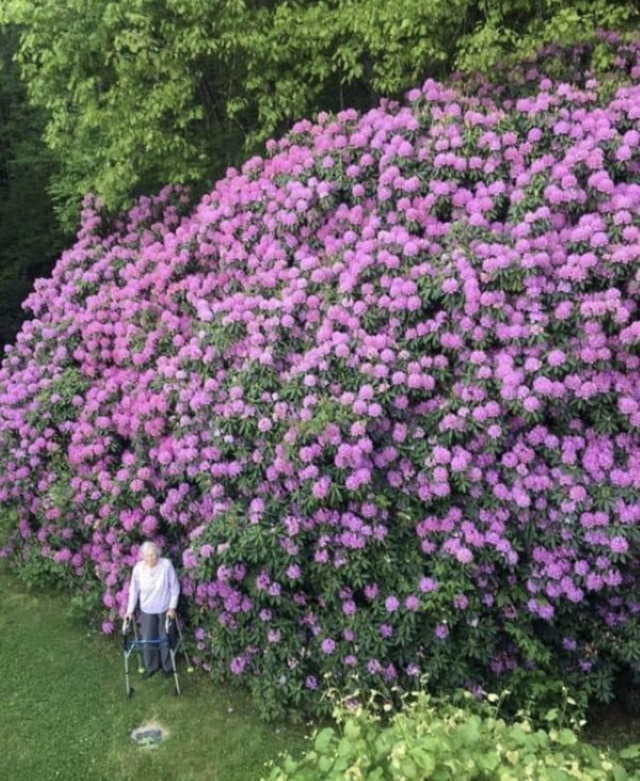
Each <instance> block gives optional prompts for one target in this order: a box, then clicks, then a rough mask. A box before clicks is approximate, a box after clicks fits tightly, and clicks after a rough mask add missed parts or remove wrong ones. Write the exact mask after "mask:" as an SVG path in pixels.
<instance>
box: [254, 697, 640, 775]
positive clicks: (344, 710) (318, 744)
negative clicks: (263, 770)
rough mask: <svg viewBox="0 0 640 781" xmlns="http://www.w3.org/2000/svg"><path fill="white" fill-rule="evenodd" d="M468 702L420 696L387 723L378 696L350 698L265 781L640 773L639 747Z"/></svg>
mask: <svg viewBox="0 0 640 781" xmlns="http://www.w3.org/2000/svg"><path fill="white" fill-rule="evenodd" d="M490 697H491V699H492V700H493V701H494V702H495V701H496V700H498V699H499V698H498V697H497V695H490ZM472 699H473V698H472V697H471V695H468V696H467V701H466V702H465V701H464V700H462V701H461V702H458V703H454V702H452V701H448V700H442V699H438V698H433V697H430V696H429V695H428V694H426V693H425V692H423V691H422V692H418V693H415V694H414V695H413V696H411V697H407V698H406V700H407V702H406V704H405V707H404V708H403V709H402V710H401V711H400V712H398V713H395V714H394V715H393V716H392V717H391V718H390V719H389V718H386V715H385V712H384V706H381V703H380V700H379V698H376V697H375V696H372V697H369V699H368V702H365V703H364V704H363V703H362V702H357V700H358V695H357V694H355V695H354V696H353V697H352V698H351V699H350V700H348V701H347V702H346V703H343V704H340V705H339V706H337V707H336V708H335V710H334V717H335V719H336V721H337V726H336V727H324V728H322V729H319V730H316V731H315V732H314V733H313V735H312V736H311V742H312V747H311V748H309V750H308V751H307V752H306V753H305V754H304V755H303V757H302V758H300V759H293V758H292V757H291V756H289V755H284V756H283V757H282V758H281V759H280V760H279V761H278V762H277V764H276V766H275V767H273V768H272V769H271V772H270V773H269V775H268V776H267V777H266V778H267V781H287V779H291V781H332V780H333V779H335V781H345V780H348V779H352V780H353V781H355V780H356V779H358V781H387V780H389V781H391V779H397V780H398V781H400V779H402V780H403V781H409V780H410V779H428V778H429V779H437V781H447V779H451V781H454V780H455V781H481V780H484V781H516V780H517V781H520V779H536V780H538V781H569V779H581V780H582V781H584V780H585V779H601V780H602V781H605V780H606V781H610V780H611V779H616V780H619V781H622V779H632V778H637V777H638V773H640V744H638V745H634V746H629V747H628V748H626V749H624V750H623V751H621V752H618V753H616V752H611V751H603V750H601V749H596V748H594V747H593V746H591V745H589V744H588V743H584V742H582V741H581V740H580V739H579V737H578V735H577V734H576V732H575V731H573V730H572V729H569V728H567V727H562V726H556V725H553V724H552V725H550V726H548V727H547V728H546V729H536V728H535V727H534V726H533V724H532V722H531V720H530V719H529V718H528V717H527V715H526V714H525V713H520V714H519V717H518V719H517V720H516V721H515V722H513V723H507V722H506V721H505V720H504V719H502V718H501V717H500V716H499V715H498V707H497V705H490V704H489V703H486V704H483V705H480V704H478V703H473V702H472V701H471V700H472ZM498 704H499V703H498ZM387 707H388V706H387Z"/></svg>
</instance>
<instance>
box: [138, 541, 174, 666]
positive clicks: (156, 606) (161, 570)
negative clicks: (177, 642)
mask: <svg viewBox="0 0 640 781" xmlns="http://www.w3.org/2000/svg"><path fill="white" fill-rule="evenodd" d="M179 595H180V584H179V583H178V578H177V576H176V572H175V570H174V568H173V564H172V563H171V562H170V561H169V559H165V558H161V557H160V550H159V549H158V546H157V545H156V544H155V543H153V542H149V541H147V542H144V543H143V544H142V546H141V548H140V561H139V562H138V563H137V564H136V565H135V566H134V568H133V572H132V574H131V583H130V584H129V603H128V605H127V619H129V620H131V618H132V617H133V611H134V610H135V608H136V603H137V601H138V597H140V612H141V614H142V639H143V640H158V639H160V640H167V634H166V632H165V621H166V617H167V616H169V618H175V617H176V606H177V604H178V597H179ZM143 649H144V663H145V667H146V668H147V669H146V672H145V674H144V676H143V677H144V678H151V676H152V675H154V674H155V673H157V672H158V670H159V669H160V665H159V660H158V647H157V646H155V647H154V646H151V645H145V646H143ZM160 654H161V658H162V669H163V670H164V674H165V675H167V676H169V675H171V674H172V672H173V671H172V669H171V656H170V654H169V645H168V642H164V643H161V644H160Z"/></svg>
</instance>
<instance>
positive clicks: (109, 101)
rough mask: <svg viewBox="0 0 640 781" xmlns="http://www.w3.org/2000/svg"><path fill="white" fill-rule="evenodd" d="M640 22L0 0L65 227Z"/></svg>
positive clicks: (435, 3)
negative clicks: (473, 76) (422, 94)
mask: <svg viewBox="0 0 640 781" xmlns="http://www.w3.org/2000/svg"><path fill="white" fill-rule="evenodd" d="M639 19H640V10H639V5H638V3H637V2H635V0H634V2H629V1H628V0H538V1H537V2H531V1H530V0H502V2H494V1H492V0H393V2H390V0H322V1H321V2H315V1H314V2H309V0H299V2H293V1H292V0H216V1H215V2H211V0H127V2H126V3H125V2H117V0H116V1H114V0H38V2H37V3H36V2H34V0H5V2H4V3H3V8H2V10H0V23H5V24H15V25H18V26H19V29H20V45H19V53H18V60H19V63H20V66H21V69H22V74H23V77H24V79H25V80H26V84H27V86H28V90H29V95H30V99H31V101H32V102H33V104H34V105H35V106H38V107H40V108H41V109H44V110H45V112H46V117H47V122H46V132H45V138H46V143H47V144H48V146H49V147H50V149H51V150H52V151H53V153H54V154H55V156H56V158H57V160H58V161H59V163H60V169H59V171H58V172H57V173H56V174H55V176H54V178H53V182H52V192H53V194H54V197H55V199H56V201H57V202H58V204H59V206H60V208H61V209H62V214H63V216H64V217H66V219H67V222H68V223H69V224H71V223H75V221H76V219H77V213H78V211H77V209H78V204H79V201H80V198H81V197H82V195H84V194H85V193H86V192H88V191H92V192H94V193H97V194H98V195H100V196H101V197H102V198H103V199H104V200H105V202H106V203H107V205H108V206H110V207H112V208H119V207H121V206H123V205H124V204H126V203H127V202H128V201H129V200H130V199H131V197H132V196H133V195H135V194H137V193H140V192H145V191H146V192H149V191H152V190H157V189H159V188H160V186H162V185H163V184H166V183H167V182H170V183H185V182H190V183H195V182H198V183H201V184H202V185H203V189H204V188H205V187H206V186H207V185H210V184H211V183H212V182H213V181H214V180H215V179H216V178H218V176H219V175H221V174H222V173H223V171H224V169H225V168H226V167H227V166H229V165H233V164H238V163H239V162H240V161H241V159H242V158H243V157H244V156H246V155H247V154H248V153H251V152H253V151H256V150H257V149H258V148H259V145H260V144H261V143H262V142H263V141H264V140H265V139H266V138H268V137H269V136H270V135H274V134H277V133H279V132H280V131H281V130H282V129H283V128H284V127H286V126H287V125H288V124H290V123H291V121H293V120H296V119H299V118H301V117H303V116H309V115H310V114H313V113H315V112H316V111H318V110H319V109H326V110H334V109H340V108H344V107H346V106H353V107H356V108H360V109H363V108H368V107H370V106H373V105H374V104H375V103H376V101H377V100H378V98H379V96H380V95H382V94H386V95H394V94H398V93H399V92H401V91H403V90H405V89H406V88H408V87H409V86H410V85H412V84H414V83H416V82H418V81H420V80H421V79H423V78H424V77H426V76H436V77H443V76H446V75H447V74H448V73H450V72H451V71H452V70H453V69H456V68H461V69H464V70H469V71H470V70H478V69H480V70H484V71H490V70H491V68H492V67H493V66H494V65H495V63H496V62H497V61H498V60H500V59H504V58H505V57H510V56H513V57H518V58H521V57H522V56H526V55H528V54H530V53H533V52H534V51H535V50H536V49H537V48H539V46H540V45H541V44H545V43H548V42H558V43H573V42H575V41H577V40H580V39H585V38H588V37H589V36H592V35H593V33H594V31H595V30H597V29H598V28H607V29H615V30H618V31H624V30H626V29H632V28H633V26H634V25H637V22H638V21H639Z"/></svg>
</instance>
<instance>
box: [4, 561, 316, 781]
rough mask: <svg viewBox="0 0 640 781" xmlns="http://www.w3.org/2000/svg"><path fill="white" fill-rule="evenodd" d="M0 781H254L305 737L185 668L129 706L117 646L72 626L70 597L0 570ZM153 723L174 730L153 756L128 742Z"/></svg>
mask: <svg viewBox="0 0 640 781" xmlns="http://www.w3.org/2000/svg"><path fill="white" fill-rule="evenodd" d="M0 595H1V597H0V665H1V672H0V757H1V759H0V767H1V770H0V776H1V777H2V778H7V779H11V780H12V781H45V780H46V781H49V780H50V779H63V780H64V781H75V779H82V781H84V779H91V781H94V780H95V781H101V780H102V779H104V780H105V781H106V780H107V779H109V781H125V779H126V781H129V780H131V781H134V780H137V779H150V778H160V779H163V781H170V780H172V779H176V781H178V779H179V781H200V779H203V780H204V779H206V780H207V781H253V779H259V778H260V777H261V775H264V774H265V773H264V763H265V761H266V760H268V759H272V758H275V757H276V756H277V754H278V753H279V752H281V751H283V750H287V751H290V752H292V753H297V752H298V751H299V750H301V749H302V748H303V745H304V735H303V729H302V727H300V728H295V727H292V726H287V725H282V724H280V725H278V724H268V723H265V722H264V721H261V720H260V719H259V718H258V717H257V715H256V712H255V708H253V707H252V706H251V704H250V702H249V700H248V699H247V698H246V697H245V696H243V695H242V694H239V693H236V692H235V691H231V690H226V689H220V688H216V687H214V685H213V684H212V682H211V681H210V680H209V679H208V678H207V677H206V676H204V675H202V674H201V673H198V672H196V673H194V674H193V675H187V673H186V671H184V669H182V672H181V674H180V682H181V685H182V689H183V694H182V696H181V697H176V696H174V695H173V686H172V681H171V680H168V679H165V678H164V676H161V675H156V676H154V677H153V678H151V679H150V680H147V681H143V680H141V677H140V676H139V674H138V673H137V672H135V670H136V668H137V663H134V664H133V665H132V667H133V669H134V673H133V676H132V677H133V686H134V687H135V694H134V696H133V698H132V699H131V700H128V699H126V697H125V688H124V675H123V660H122V650H121V647H120V646H119V644H118V642H117V640H116V638H115V637H114V638H111V637H104V636H101V635H99V634H97V633H95V632H88V631H87V629H86V627H84V626H82V625H81V624H79V623H78V622H76V621H73V620H72V619H70V618H67V617H66V610H65V598H64V596H63V595H60V594H48V593H42V592H37V591H31V590H28V589H27V588H26V587H25V586H23V585H22V584H21V582H20V581H18V580H17V579H16V578H15V577H14V576H12V575H9V574H8V573H7V572H4V571H0ZM148 721H157V722H159V723H160V724H162V725H163V726H164V727H166V728H167V729H168V731H169V736H168V738H167V740H166V741H165V742H164V743H162V744H161V745H160V746H158V747H156V748H154V749H149V748H140V747H138V746H136V745H135V744H134V743H133V742H132V740H131V738H130V733H131V731H132V730H133V729H135V728H136V727H138V726H140V725H142V724H143V723H146V722H148Z"/></svg>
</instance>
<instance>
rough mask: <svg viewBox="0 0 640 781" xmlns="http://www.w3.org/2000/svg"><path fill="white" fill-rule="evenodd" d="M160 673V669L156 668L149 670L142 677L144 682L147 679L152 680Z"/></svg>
mask: <svg viewBox="0 0 640 781" xmlns="http://www.w3.org/2000/svg"><path fill="white" fill-rule="evenodd" d="M157 672H158V668H157V667H156V669H155V670H147V672H146V673H145V674H144V675H143V676H142V678H143V680H145V679H146V678H151V676H152V675H155V674H156V673H157Z"/></svg>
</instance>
